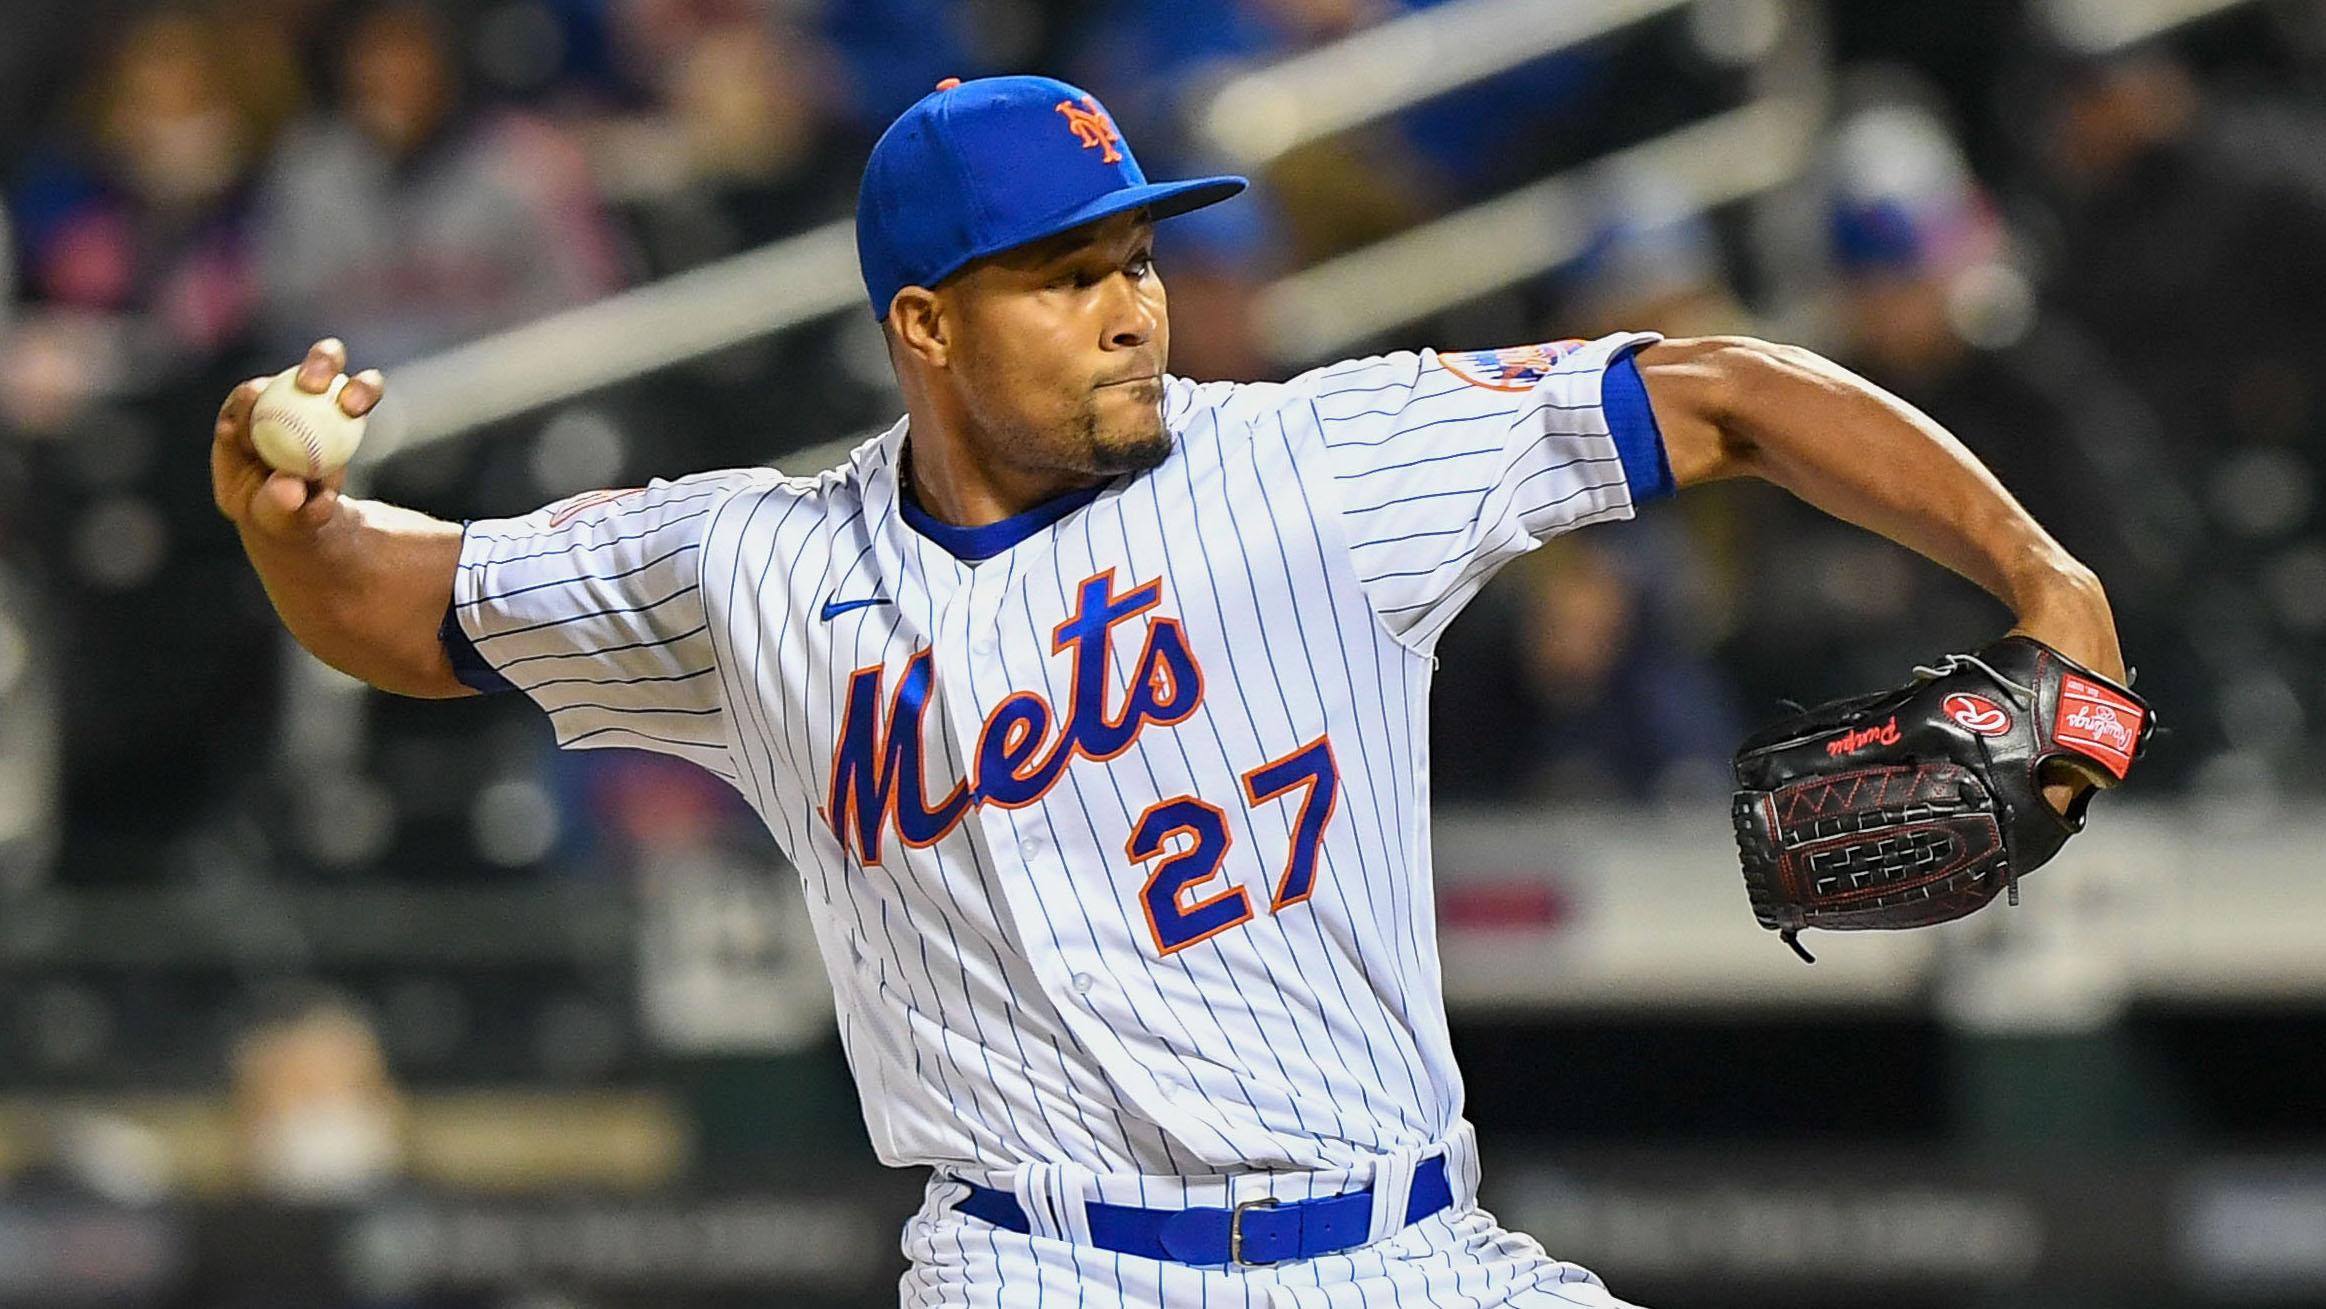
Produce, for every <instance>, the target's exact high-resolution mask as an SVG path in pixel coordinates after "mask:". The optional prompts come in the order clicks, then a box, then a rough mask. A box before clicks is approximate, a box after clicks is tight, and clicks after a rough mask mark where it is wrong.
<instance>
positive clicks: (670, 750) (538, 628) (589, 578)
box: [441, 472, 752, 778]
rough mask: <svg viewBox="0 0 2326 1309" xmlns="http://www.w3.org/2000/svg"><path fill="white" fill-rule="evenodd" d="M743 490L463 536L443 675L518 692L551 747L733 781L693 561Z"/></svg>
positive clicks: (577, 510)
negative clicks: (537, 715)
mask: <svg viewBox="0 0 2326 1309" xmlns="http://www.w3.org/2000/svg"><path fill="white" fill-rule="evenodd" d="M751 478H752V474H751V473H748V472H728V473H705V474H701V475H698V476H694V477H687V478H682V479H680V480H678V481H675V482H664V481H656V482H654V483H652V484H651V485H648V486H644V487H638V488H635V489H631V490H624V491H593V492H591V493H589V494H587V495H580V496H575V497H573V498H571V499H568V500H563V501H560V502H558V503H556V504H553V505H550V506H548V507H546V508H543V509H539V510H536V511H534V512H533V513H530V514H527V515H525V516H524V517H521V518H501V519H480V520H478V521H475V522H472V523H469V524H468V525H467V527H466V529H465V530H464V532H463V533H462V537H461V550H460V569H459V572H458V573H457V574H456V575H455V577H454V581H453V589H452V605H451V609H450V610H449V612H447V613H446V615H445V618H444V625H443V628H442V631H441V635H442V637H443V641H444V646H445V652H446V654H447V655H449V656H450V658H451V660H452V666H453V671H454V673H455V674H457V675H458V676H459V677H460V680H461V681H462V682H464V683H466V684H468V685H469V686H471V687H474V688H476V689H477V690H480V691H486V692H505V691H522V692H524V693H525V695H526V696H528V697H530V698H531V699H532V700H533V702H534V703H535V704H538V705H540V706H541V708H542V709H543V710H544V711H545V712H546V713H548V715H549V720H550V723H551V724H552V726H553V727H554V728H555V729H556V733H557V743H558V744H559V745H561V746H564V747H567V748H569V749H591V748H595V747H599V746H630V747H634V748H637V749H643V750H653V751H656V752H658V753H662V754H668V755H673V756H676V757H678V758H681V759H687V760H690V761H692V762H695V763H699V764H701V765H703V766H704V767H706V768H708V769H710V770H711V771H713V772H715V773H718V774H720V775H721V776H724V777H729V778H732V777H733V776H735V773H736V769H735V767H734V765H733V762H732V760H731V758H730V751H731V750H732V749H733V738H732V736H731V733H730V723H729V719H728V710H727V705H726V701H725V697H724V695H723V693H722V691H721V688H720V683H719V676H718V673H717V665H716V662H715V660H714V657H713V653H712V641H711V631H710V623H709V618H708V610H707V609H706V606H705V602H704V596H703V587H702V580H703V555H704V553H705V549H706V542H707V540H708V537H709V533H710V530H711V527H712V525H713V524H714V523H715V522H716V521H717V519H718V510H719V508H720V507H721V506H722V505H724V504H726V503H727V501H728V499H729V498H730V497H731V496H733V495H734V494H735V492H736V491H737V490H739V489H742V488H743V487H744V486H746V485H748V484H750V483H751Z"/></svg>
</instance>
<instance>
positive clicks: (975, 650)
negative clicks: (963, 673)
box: [969, 632, 993, 659]
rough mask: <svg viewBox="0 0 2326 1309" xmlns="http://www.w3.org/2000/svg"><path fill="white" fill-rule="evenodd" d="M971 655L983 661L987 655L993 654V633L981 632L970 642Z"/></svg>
mask: <svg viewBox="0 0 2326 1309" xmlns="http://www.w3.org/2000/svg"><path fill="white" fill-rule="evenodd" d="M969 653H971V654H973V655H976V656H977V657H978V658H980V659H983V658H985V657H986V656H987V655H990V654H992V653H993V633H991V632H979V633H978V634H977V635H976V637H975V638H973V639H972V640H971V641H970V642H969Z"/></svg>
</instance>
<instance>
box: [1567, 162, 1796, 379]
mask: <svg viewBox="0 0 2326 1309" xmlns="http://www.w3.org/2000/svg"><path fill="white" fill-rule="evenodd" d="M1594 181H1595V182H1596V183H1597V185H1596V187H1595V189H1594V195H1593V205H1594V207H1595V208H1596V210H1597V217H1596V220H1595V222H1594V224H1593V228H1592V234H1591V239H1590V243H1589V244H1588V245H1587V246H1586V247H1585V248H1584V250H1583V252H1582V253H1581V254H1580V255H1578V256H1576V257H1575V258H1574V259H1573V260H1572V261H1570V262H1569V263H1568V264H1567V265H1566V266H1565V267H1563V268H1561V269H1560V270H1559V272H1558V275H1557V277H1556V278H1555V281H1556V282H1557V284H1558V290H1559V291H1560V293H1561V296H1560V298H1561V300H1562V301H1563V302H1564V306H1565V312H1564V313H1563V314H1562V315H1561V317H1560V320H1559V323H1560V330H1561V331H1562V332H1564V333H1565V334H1567V335H1570V336H1583V337H1593V336H1600V335H1604V334H1606V333H1609V332H1623V331H1633V330H1639V329H1652V330H1654V331H1658V332H1662V333H1663V334H1664V335H1666V336H1721V335H1734V334H1749V333H1751V332H1752V331H1753V330H1754V324H1753V318H1752V313H1751V311H1750V310H1748V309H1746V308H1745V307H1744V305H1743V303H1742V302H1741V301H1740V300H1739V299H1738V298H1737V295H1736V291H1735V289H1734V288H1733V287H1731V286H1730V284H1729V279H1728V270H1727V267H1726V265H1725V262H1724V260H1723V257H1722V253H1721V248H1720V238H1719V236H1718V234H1717V233H1715V232H1714V231H1713V228H1712V223H1711V222H1710V220H1709V219H1707V218H1706V217H1705V215H1704V214H1703V213H1702V212H1700V211H1699V210H1698V209H1697V208H1696V207H1695V204H1694V203H1693V201H1692V200H1691V198H1690V197H1689V195H1688V194H1687V191H1686V189H1685V188H1684V187H1683V186H1682V185H1681V184H1680V181H1679V179H1677V178H1674V177H1671V176H1669V175H1666V174H1663V173H1659V172H1656V171H1654V170H1652V169H1650V168H1648V167H1646V166H1644V165H1633V166H1628V167H1626V166H1619V165H1612V164H1611V165H1605V166H1602V167H1600V168H1599V169H1597V170H1595V173H1594Z"/></svg>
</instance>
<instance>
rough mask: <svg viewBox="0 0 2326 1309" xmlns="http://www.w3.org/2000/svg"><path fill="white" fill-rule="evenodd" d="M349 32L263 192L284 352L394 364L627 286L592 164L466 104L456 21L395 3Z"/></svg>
mask: <svg viewBox="0 0 2326 1309" xmlns="http://www.w3.org/2000/svg"><path fill="white" fill-rule="evenodd" d="M340 32H341V37H340V40H339V43H338V46H337V56H338V65H337V69H336V71H337V74H338V84H337V87H336V101H335V104H334V107H333V110H332V111H331V112H330V113H327V114H325V115H324V116H322V117H321V118H318V119H315V120H311V121H309V122H306V123H304V124H302V125H300V126H299V127H298V128H297V129H295V130H294V131H293V132H292V133H291V134H290V135H289V136H288V137H287V138H286V139H285V140H284V142H283V144H282V147H281V148H280V150H279V151H278V152H277V154H276V158H275V160H274V166H273V169H272V172H271V175H270V177H269V178H268V182H267V187H266V192H265V195H264V203H263V206H262V209H261V219H262V222H261V227H260V231H259V254H260V266H261V268H262V269H263V270H264V279H265V280H264V295H265V300H264V314H265V325H266V331H267V340H266V345H267V348H268V350H269V352H270V357H274V358H285V359H288V358H296V357H297V356H298V355H299V354H300V353H302V352H303V351H304V349H305V347H306V344H307V342H308V341H310V340H312V339H313V338H315V337H317V336H321V335H324V334H326V333H331V334H336V335H340V336H343V337H345V338H346V339H347V340H348V341H349V343H350V346H351V348H352V349H353V350H354V351H355V352H356V353H357V354H358V355H360V356H361V357H362V358H364V359H365V360H366V361H369V362H372V363H376V364H383V365H386V364H394V363H398V362H402V361H404V360H408V359H412V358H414V357H416V356H419V355H422V354H425V353H427V352H428V351H430V350H434V349H440V348H443V347H446V346H450V345H453V344H456V343H458V342H461V341H463V340H466V339H469V338H471V337H474V336H478V335H481V334H483V333H485V332H489V331H491V330H493V329H495V328H500V327H507V326H511V325H514V324H516V323H520V322H524V321H527V320H529V319H531V318H535V317H538V316H540V315H543V314H546V313H550V312H552V311H554V310H557V309H562V308H567V307H569V306H572V305H575V304H579V303H581V302H583V301H586V300H590V299H594V298H597V297H599V296H602V295H604V294H605V293H606V292H608V291H610V290H612V289H614V287H615V285H616V284H617V283H618V282H619V281H620V276H619V268H618V266H617V263H616V259H615V256H614V251H613V247H612V244H611V242H610V241H609V239H608V234H607V231H606V228H605V225H604V221H603V217H602V215H601V213H600V211H599V205H598V200H597V196H596V195H595V193H594V191H593V189H592V187H591V185H590V183H589V179H588V176H587V170H586V169H585V168H584V166H583V164H582V160H581V156H580V154H579V152H578V151H576V150H575V149H574V148H573V146H572V145H571V143H570V142H568V141H567V140H566V139H565V137H564V136H563V135H561V134H560V133H559V132H558V131H556V130H555V129H554V128H552V127H551V126H549V125H548V124H547V123H545V122H542V121H540V120H536V119H531V118H525V117H522V116H518V115H515V114H511V113H503V112H495V111H490V110H485V109H482V108H481V107H479V106H477V105H475V104H474V103H473V102H471V101H469V100H468V99H467V91H466V88H465V86H464V84H463V81H462V78H461V74H460V60H459V57H458V54H457V51H456V47H455V45H454V34H453V32H452V30H451V29H450V27H449V26H448V20H446V19H445V18H443V17H441V16H439V14H438V13H437V11H435V10H434V9H433V8H431V7H430V6H427V5H425V4H420V3H415V2H414V0H389V2H387V3H380V4H376V5H373V6H371V7H369V8H368V9H366V10H364V11H363V12H361V13H359V14H358V15H357V16H355V17H354V18H352V19H351V20H349V21H348V22H347V23H346V24H345V25H344V26H343V27H342V28H341V29H340Z"/></svg>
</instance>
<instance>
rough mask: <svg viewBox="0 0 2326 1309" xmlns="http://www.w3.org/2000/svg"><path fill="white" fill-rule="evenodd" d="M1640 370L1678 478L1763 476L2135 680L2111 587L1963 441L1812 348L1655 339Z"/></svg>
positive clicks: (2070, 649)
mask: <svg viewBox="0 0 2326 1309" xmlns="http://www.w3.org/2000/svg"><path fill="white" fill-rule="evenodd" d="M1640 364H1641V377H1642V380H1643V381H1644V382H1645V383H1646V385H1647V387H1648V392H1649V397H1650V400H1651V403H1652V404H1653V405H1654V407H1655V410H1656V414H1657V418H1658V421H1659V423H1660V424H1662V425H1663V428H1664V432H1665V440H1666V448H1667V451H1668V453H1669V454H1670V456H1671V458H1672V471H1673V476H1674V478H1675V480H1676V481H1678V482H1679V483H1680V484H1681V485H1683V486H1685V485H1688V484H1689V483H1691V482H1697V481H1710V480H1713V479H1716V478H1722V477H1734V476H1752V477H1759V478H1762V479H1764V480H1767V481H1770V482H1773V483H1775V484H1777V485H1779V486H1782V487H1784V488H1785V489H1786V490H1788V491H1791V492H1792V493H1793V494H1795V495H1797V496H1799V497H1800V498H1801V499H1803V500H1805V501H1807V502H1809V503H1810V504H1813V505H1815V506H1817V507H1818V508H1820V509H1822V510H1824V511H1825V512H1827V513H1829V514H1832V515H1834V516H1835V517H1837V518H1841V519H1844V520H1847V521H1849V522H1852V523H1856V524H1857V525H1859V526H1861V527H1864V528H1867V529H1869V530H1871V531H1874V532H1878V533H1880V534H1881V535H1883V536H1886V537H1888V538H1889V539H1891V540H1893V541H1896V542H1898V543H1899V544H1900V545H1903V546H1906V547H1907V548H1908V549H1911V550H1913V551H1915V552H1916V553H1918V554H1921V555H1923V556H1924V557H1926V558H1929V559H1931V560H1934V561H1936V562H1937V563H1940V564H1943V565H1944V566H1946V567H1948V568H1950V569H1953V570H1954V571H1955V572H1957V573H1960V574H1962V575H1963V576H1964V577H1967V578H1969V579H1970V580H1971V581H1973V582H1976V583H1978V584H1979V585H1980V586H1981V587H1983V588H1985V589H1986V590H1987V591H1988V592H1989V593H1990V594H1992V595H1994V596H1995V597H1996V598H1997V599H1999V600H2001V601H2002V602H2003V603H2004V604H2006V605H2008V606H2009V607H2010V608H2011V610H2012V612H2013V613H2014V614H2016V615H2017V616H2018V619H2019V628H2020V630H2024V631H2027V632H2029V633H2030V634H2032V635H2036V636H2038V637H2039V638H2041V639H2044V640H2045V641H2047V642H2049V643H2050V644H2052V645H2054V646H2056V647H2058V648H2059V649H2061V650H2063V651H2064V652H2066V653H2067V654H2069V655H2070V656H2071V657H2073V658H2076V659H2079V660H2082V661H2084V662H2086V663H2087V664H2090V665H2091V666H2092V667H2093V668H2094V670H2095V671H2098V672H2102V673H2105V674H2108V675H2109V676H2112V677H2121V676H2122V675H2123V663H2122V656H2121V654H2120V653H2119V652H2118V650H2117V647H2116V635H2115V627H2114V622H2113V620H2112V618H2111V617H2110V616H2109V613H2108V604H2107V599H2106V596H2105V594H2104V593H2103V592H2102V590H2101V588H2100V584H2099V582H2098V580H2097V579H2096V578H2095V577H2094V575H2093V574H2092V572H2091V570H2090V569H2088V568H2087V567H2085V566H2084V564H2083V563H2081V562H2080V561H2078V560H2077V559H2075V558H2074V557H2073V556H2071V555H2070V554H2069V553H2068V552H2067V551H2066V550H2065V549H2063V548H2061V546H2060V544H2059V543H2058V542H2057V541H2055V540H2053V539H2052V537H2051V534H2050V533H2048V532H2046V531H2044V530H2043V527H2042V526H2041V525H2040V524H2038V523H2037V522H2036V521H2035V519H2034V518H2033V517H2031V516H2030V515H2029V514H2028V512H2027V511H2026V510H2025V509H2024V508H2022V507H2021V506H2020V505H2019V503H2018V501H2016V500H2014V499H2012V498H2011V495H2010V493H2009V492H2007V491H2005V490H2004V489H2003V487H2002V485H2001V484H2000V483H1999V482H1997V481H1996V480H1995V478H1994V475H1993V474H1991V473H1989V472H1988V471H1987V470H1986V468H1985V467H1984V466H1983V465H1981V464H1980V463H1979V462H1978V460H1977V459H1976V458H1974V457H1973V456H1972V455H1971V453H1970V452H1969V451H1968V450H1966V449H1964V448H1963V445H1962V443H1961V442H1959V441H1957V440H1955V439H1954V437H1953V436H1951V435H1949V434H1948V433H1947V432H1946V430H1945V429H1943V428H1941V427H1940V426H1939V425H1938V424H1937V423H1935V422H1933V421H1931V419H1930V418H1929V417H1927V416H1926V415H1924V414H1922V413H1921V412H1920V411H1918V410H1916V409H1915V408H1914V407H1913V406H1911V405H1909V404H1907V403H1906V402H1904V401H1903V400H1900V399H1898V398H1897V397H1896V396H1893V395H1891V394H1889V393H1888V392H1886V391H1883V390H1882V389H1881V388H1879V387H1876V386H1874V385H1873V384H1872V383H1870V382H1867V381H1866V380H1865V379H1863V378H1860V377H1858V376H1857V375H1855V374H1853V373H1851V372H1849V371H1848V370H1846V369H1844V368H1841V367H1840V366H1838V365H1836V364H1833V363H1830V362H1828V361H1827V360H1824V359H1822V358H1819V357H1818V356H1817V355H1815V354H1812V353H1810V352H1808V351H1806V350H1799V349H1795V348H1792V347H1787V346H1773V345H1769V344H1767V343H1764V342H1758V341H1742V340H1733V339H1708V340H1699V341H1673V342H1666V343H1663V344H1659V345H1656V346H1652V347H1649V349H1648V350H1646V351H1644V352H1642V355H1641V358H1640Z"/></svg>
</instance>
